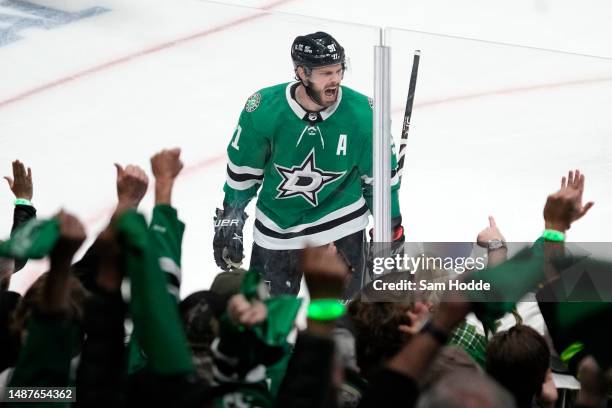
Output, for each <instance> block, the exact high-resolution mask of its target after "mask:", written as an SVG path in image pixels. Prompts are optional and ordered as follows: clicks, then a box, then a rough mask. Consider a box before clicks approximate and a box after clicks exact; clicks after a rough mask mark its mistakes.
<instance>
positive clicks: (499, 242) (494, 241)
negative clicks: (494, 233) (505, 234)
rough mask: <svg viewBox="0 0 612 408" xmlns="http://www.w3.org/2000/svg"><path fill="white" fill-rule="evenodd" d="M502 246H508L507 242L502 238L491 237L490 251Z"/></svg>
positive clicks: (488, 245) (488, 243)
mask: <svg viewBox="0 0 612 408" xmlns="http://www.w3.org/2000/svg"><path fill="white" fill-rule="evenodd" d="M500 248H507V246H506V243H505V242H504V241H502V240H501V239H490V240H489V241H487V249H488V250H489V251H494V250H496V249H500Z"/></svg>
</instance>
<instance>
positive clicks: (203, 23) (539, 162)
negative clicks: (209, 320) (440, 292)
mask: <svg viewBox="0 0 612 408" xmlns="http://www.w3.org/2000/svg"><path fill="white" fill-rule="evenodd" d="M36 2H37V3H38V4H44V5H48V6H50V7H55V8H61V9H62V10H64V11H72V12H76V11H78V10H83V9H86V8H89V7H93V6H99V7H105V8H108V9H110V11H108V12H106V13H101V14H99V15H96V16H93V17H90V18H86V19H82V20H80V21H78V22H73V23H71V24H67V25H65V26H61V27H57V28H54V29H51V30H44V29H41V28H31V29H28V30H24V31H22V32H20V35H21V36H22V37H23V38H22V39H21V40H19V41H15V42H13V43H10V44H7V45H4V46H0V78H2V80H1V81H0V152H1V153H0V159H1V161H0V166H1V167H0V169H1V170H2V175H9V174H10V168H11V167H10V162H11V161H12V160H14V159H20V160H22V161H24V162H25V163H26V164H27V165H28V166H31V167H32V169H33V172H34V182H35V194H34V200H33V201H34V203H35V205H36V208H37V209H38V211H39V216H41V217H45V216H50V215H52V214H53V213H55V212H56V211H57V210H58V209H59V208H62V207H64V208H66V209H68V210H70V211H74V212H75V213H76V214H78V215H79V216H80V217H82V219H83V220H84V221H85V222H86V224H87V227H88V231H89V234H90V236H91V237H93V236H95V234H96V232H97V231H99V230H100V229H101V228H102V227H103V226H104V224H105V223H106V222H107V221H108V216H109V215H110V213H111V212H112V208H113V205H114V201H115V185H114V180H115V172H114V167H113V163H114V162H118V163H122V164H127V163H136V164H139V165H141V166H143V167H145V169H146V170H147V171H149V172H150V169H149V165H148V158H149V157H150V156H151V155H152V154H153V153H154V152H156V151H158V150H160V149H162V148H164V147H173V146H179V147H181V148H182V150H183V160H184V162H185V164H186V169H185V171H184V174H183V175H182V176H181V178H180V179H179V181H178V183H177V185H176V191H175V196H174V203H175V206H176V207H177V208H178V210H179V214H180V217H181V218H182V219H183V220H184V221H185V223H186V224H187V230H186V234H185V239H184V246H183V286H182V289H181V292H182V295H183V296H185V295H187V294H189V293H191V292H193V291H195V290H198V289H201V288H206V287H208V285H209V284H210V282H211V281H212V279H213V277H214V275H215V274H216V273H217V268H216V267H215V264H214V261H213V257H212V244H211V242H212V235H213V232H212V223H211V221H212V216H213V213H214V208H215V207H216V206H219V205H220V204H221V201H222V186H223V182H224V178H225V158H224V155H225V147H226V145H227V143H228V142H229V139H230V137H231V134H232V132H233V129H234V127H235V125H236V121H237V118H238V115H239V112H240V110H241V108H242V106H243V104H244V101H245V100H246V99H247V97H248V96H249V95H250V94H251V93H253V92H254V91H256V90H257V89H259V88H262V87H265V86H269V85H272V84H275V83H280V82H285V81H289V80H291V79H292V66H291V62H290V59H289V46H290V44H291V41H292V39H293V38H294V36H295V35H297V34H301V33H307V32H313V31H316V30H324V31H329V32H331V33H332V34H333V35H334V36H336V37H337V38H338V40H339V41H340V42H341V43H342V44H344V46H345V48H346V50H347V53H348V55H349V57H350V61H351V68H350V72H349V73H348V74H347V76H346V79H345V84H346V85H348V86H352V87H354V88H356V89H357V90H359V91H361V92H364V93H366V94H370V95H371V94H372V90H373V49H372V47H373V45H374V44H376V42H377V41H378V39H379V31H378V29H377V28H376V27H377V26H386V27H403V28H406V29H413V30H419V31H426V32H433V33H442V34H452V35H454V36H459V37H470V38H475V39H481V40H490V41H497V42H505V43H514V44H521V45H524V46H532V47H539V48H550V49H557V50H562V51H567V52H574V53H580V54H592V55H600V56H603V57H611V56H612V45H611V43H610V42H609V38H612V28H610V25H609V23H608V21H609V17H610V15H611V13H612V5H610V3H609V2H605V1H583V2H571V1H569V0H564V1H561V0H558V1H555V2H552V1H550V0H533V1H512V2H511V1H502V2H486V1H470V2H468V1H452V0H437V1H410V2H407V1H406V2H400V1H391V0H381V1H377V2H365V1H351V2H349V1H322V0H308V1H306V0H293V1H285V2H283V1H282V0H281V1H279V2H277V3H276V5H273V7H271V8H270V10H273V11H275V13H268V14H263V13H261V12H257V11H255V10H253V9H246V8H240V7H236V6H227V5H221V4H218V3H208V2H203V1H195V0H181V1H172V2H169V1H162V0H155V1H153V0H147V1H145V0H131V1H130V2H125V1H120V0H99V1H93V0H80V1H76V0H66V1H63V2H61V6H58V5H57V3H58V2H54V1H51V0H47V1H43V0H36ZM235 3H236V4H242V5H247V6H252V7H261V6H266V5H268V3H265V2H263V1H236V2H235ZM6 4H7V2H4V3H0V16H2V15H7V14H12V15H21V16H24V15H27V13H25V14H24V13H23V12H16V11H15V10H14V8H11V7H10V6H7V5H6ZM281 11H282V12H286V13H297V14H304V15H310V16H317V17H321V18H327V19H333V20H336V21H330V20H317V19H315V18H306V17H299V16H296V15H294V14H282V13H276V12H281ZM341 21H344V22H341ZM349 22H356V23H360V24H361V25H351V24H348V23H349ZM3 27H4V26H3V25H1V24H0V30H2V28H3ZM387 39H388V43H389V45H390V46H391V47H392V52H393V57H392V58H393V67H392V68H393V69H392V84H393V88H392V89H393V107H394V115H393V120H394V134H395V135H396V136H397V135H398V134H399V126H400V123H401V120H402V113H403V104H404V100H405V93H406V90H407V84H408V75H409V72H410V61H411V58H412V53H413V51H414V50H415V49H421V50H422V53H423V54H422V55H423V56H422V60H421V67H420V74H419V83H418V87H417V96H416V102H415V109H414V113H413V122H412V128H411V134H410V138H409V144H408V154H407V158H406V169H405V177H404V180H403V184H402V191H401V201H402V213H403V217H404V225H405V227H406V231H407V236H408V239H410V240H412V241H427V240H431V241H445V240H473V239H474V238H475V236H476V234H477V232H478V231H479V230H480V229H482V228H483V227H485V226H486V223H487V216H488V215H490V214H492V215H494V216H495V217H496V219H497V222H498V225H499V226H500V228H501V229H502V231H503V232H504V234H505V236H506V239H508V240H513V241H521V240H533V239H535V238H536V237H537V236H538V234H539V233H540V232H541V229H542V228H543V225H542V220H541V212H542V206H543V203H544V200H545V198H546V195H547V194H548V193H550V192H553V191H554V190H555V189H556V188H557V187H558V184H559V180H560V177H561V176H562V175H563V174H565V172H566V171H567V170H568V169H572V168H580V169H581V170H583V171H584V172H585V173H586V175H587V190H586V198H587V199H589V200H594V201H595V202H596V205H595V207H594V208H593V210H592V213H591V214H589V215H588V216H587V217H586V218H585V219H584V220H581V221H580V222H579V223H577V224H576V226H575V227H573V228H572V230H571V232H570V234H571V235H570V239H572V240H575V241H609V240H610V238H609V231H608V229H607V228H606V227H607V226H610V225H612V222H611V221H612V205H611V203H612V200H611V199H612V193H611V188H610V180H611V179H612V163H611V161H610V153H611V151H612V146H610V142H609V141H608V140H609V135H610V133H611V132H610V131H611V130H612V124H611V123H610V120H609V107H610V106H612V60H610V59H609V58H608V59H606V58H594V57H587V56H579V55H572V54H570V53H554V52H546V51H541V50H536V49H530V48H521V47H512V46H502V45H496V44H492V43H486V42H482V41H472V40H462V39H459V38H450V37H444V36H434V35H426V34H419V33H416V32H408V31H401V30H390V31H388V32H387ZM4 197H5V198H4V199H3V200H2V201H1V203H0V213H1V214H5V216H4V217H2V222H1V223H0V227H1V230H2V231H4V234H5V235H8V232H9V228H10V225H11V221H12V219H11V214H12V195H11V193H10V192H9V190H8V188H6V187H5V190H4ZM152 201H153V199H152V196H150V195H149V196H147V198H146V199H145V200H144V202H143V205H142V209H143V210H144V211H146V212H149V211H150V209H151V207H152ZM248 212H249V214H250V215H251V217H250V218H249V220H252V219H253V217H252V215H253V211H252V206H251V207H250V208H249V211H248ZM245 237H246V243H247V244H246V246H247V254H248V252H249V250H248V249H249V247H250V244H251V242H252V240H251V228H250V224H249V227H248V228H247V231H246V232H245ZM246 261H247V264H248V259H247V260H246ZM44 268H45V264H44V263H41V262H31V263H29V264H28V266H27V268H26V269H25V270H24V271H22V272H20V273H18V274H16V275H15V276H14V277H13V281H12V287H13V288H14V289H16V290H18V291H21V292H22V291H23V290H24V289H25V288H27V286H28V284H29V283H30V282H31V281H32V280H33V279H34V278H35V277H36V276H37V274H39V273H41V272H42V271H43V270H44Z"/></svg>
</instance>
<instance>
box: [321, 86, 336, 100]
mask: <svg viewBox="0 0 612 408" xmlns="http://www.w3.org/2000/svg"><path fill="white" fill-rule="evenodd" d="M324 93H325V96H327V97H329V98H335V97H336V95H337V94H338V88H336V87H334V88H327V89H326V90H325V92H324Z"/></svg>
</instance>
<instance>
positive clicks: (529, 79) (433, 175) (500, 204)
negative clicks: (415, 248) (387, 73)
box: [386, 29, 612, 242]
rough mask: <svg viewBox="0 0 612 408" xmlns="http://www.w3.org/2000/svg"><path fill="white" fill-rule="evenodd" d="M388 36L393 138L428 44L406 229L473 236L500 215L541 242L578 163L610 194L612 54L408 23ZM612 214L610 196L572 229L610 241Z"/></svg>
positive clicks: (426, 236)
mask: <svg viewBox="0 0 612 408" xmlns="http://www.w3.org/2000/svg"><path fill="white" fill-rule="evenodd" d="M386 38H387V45H389V46H390V47H391V48H392V106H393V116H392V118H393V134H394V136H395V140H396V143H398V139H399V136H400V132H401V124H402V120H403V116H404V107H405V104H406V95H407V93H408V84H409V80H410V72H411V66H412V61H413V55H414V52H415V51H416V50H420V51H421V57H420V66H419V73H418V81H417V86H416V96H415V100H414V109H413V113H412V123H411V127H410V132H409V136H408V145H407V153H406V160H405V169H404V176H403V182H402V188H401V193H400V199H401V202H402V203H401V205H402V212H403V217H404V226H405V229H406V236H407V238H408V239H409V240H411V241H415V242H417V241H437V242H440V241H467V242H473V241H474V240H475V239H476V235H477V233H478V232H479V231H480V230H482V229H483V228H484V227H486V226H487V225H488V220H487V216H489V215H493V216H494V217H495V219H496V220H497V224H498V226H499V228H500V229H501V231H502V232H503V234H504V235H505V237H506V239H507V240H509V241H527V242H529V241H533V240H535V239H536V238H537V237H538V236H539V235H540V233H541V231H542V229H543V227H544V226H543V220H542V209H543V204H544V202H545V200H546V197H547V195H548V194H551V193H553V192H555V191H556V190H557V189H558V188H559V186H560V180H561V177H562V176H563V175H566V174H567V171H568V170H570V169H580V170H581V171H583V172H584V174H585V175H586V180H587V181H586V191H585V196H584V198H585V200H587V201H590V200H593V201H595V202H601V203H602V204H605V203H606V202H610V201H611V199H612V190H611V189H610V187H609V180H610V177H611V176H612V168H611V167H610V163H611V162H610V157H612V156H611V154H612V144H611V142H610V134H611V133H612V122H610V120H609V113H608V106H610V104H611V103H612V60H610V59H607V58H596V57H585V56H580V55H573V54H569V53H560V52H551V51H545V50H539V49H531V48H524V47H518V46H508V45H500V44H494V43H488V42H483V41H475V40H466V39H461V38H454V37H448V36H441V35H431V34H425V33H419V32H411V31H405V30H400V29H387V30H386ZM604 207H605V208H604ZM611 222H612V209H611V208H610V207H609V206H607V205H603V206H601V207H600V208H599V209H594V210H593V211H592V213H591V214H589V215H588V216H587V217H585V218H584V219H583V220H580V222H578V223H576V225H575V227H573V228H572V230H571V234H570V237H568V239H571V240H572V241H591V242H593V241H609V240H610V237H609V234H608V232H607V230H606V229H605V228H604V227H603V226H604V225H610V223H611Z"/></svg>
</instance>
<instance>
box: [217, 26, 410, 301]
mask: <svg viewBox="0 0 612 408" xmlns="http://www.w3.org/2000/svg"><path fill="white" fill-rule="evenodd" d="M291 58H292V60H293V64H294V68H295V76H296V80H297V81H295V82H291V83H284V84H280V85H276V86H272V87H269V88H264V89H262V90H260V91H258V92H256V93H254V94H253V95H251V97H249V98H248V100H247V101H246V104H245V106H244V109H243V111H242V114H241V115H240V119H239V121H238V126H237V127H236V130H235V131H234V134H233V136H232V139H231V141H230V143H229V146H228V147H227V154H228V163H227V178H226V183H225V186H224V192H225V199H224V202H223V210H221V209H217V211H216V217H215V238H214V241H213V248H214V255H215V261H216V262H217V264H218V265H219V266H220V267H221V268H222V269H224V270H227V269H229V268H231V267H232V266H237V265H239V264H240V263H241V261H242V259H243V257H244V255H243V237H242V229H243V226H244V223H245V220H246V218H247V215H246V214H245V212H244V208H245V207H246V205H247V204H248V202H249V201H250V200H251V199H252V198H253V197H254V196H255V195H256V194H257V191H258V190H259V197H258V200H257V208H256V212H255V224H254V228H253V230H254V233H253V235H254V243H253V250H252V253H251V264H250V268H251V269H256V270H258V271H259V273H261V274H262V276H263V279H264V280H265V281H267V282H268V284H269V286H270V292H271V294H273V295H276V294H297V293H298V291H299V288H300V279H301V272H300V271H299V270H298V256H299V249H301V248H304V247H305V246H306V245H310V246H318V245H324V244H329V243H332V242H333V243H335V245H336V247H337V249H338V251H339V252H340V253H341V254H342V255H343V256H344V257H345V259H346V260H347V262H348V263H349V265H350V266H351V267H352V268H353V270H354V274H353V276H352V278H351V282H350V283H349V284H348V285H347V298H348V296H349V295H351V294H353V293H354V292H355V291H356V290H358V289H359V286H360V284H361V279H362V274H363V270H364V267H365V255H364V240H365V234H364V229H365V227H366V226H367V224H368V215H369V214H370V211H371V210H372V122H373V114H372V100H371V99H368V98H367V97H366V96H364V95H362V94H360V93H358V92H356V91H354V90H352V89H350V88H348V87H345V86H341V85H340V83H341V81H342V79H343V76H344V70H345V54H344V49H343V48H342V46H340V44H339V43H338V42H337V41H336V40H335V39H334V38H333V37H332V36H331V35H329V34H327V33H324V32H317V33H314V34H308V35H304V36H299V37H297V38H296V39H295V40H294V42H293V45H292V46H291ZM392 167H393V169H395V167H396V158H395V155H394V154H393V163H392ZM395 173H396V172H395V170H393V173H392V181H391V182H392V189H391V190H392V193H391V194H392V217H393V227H394V240H395V239H397V241H398V242H399V241H401V242H403V239H404V236H403V229H402V227H401V216H400V209H399V202H398V197H397V188H398V178H397V176H396V174H395Z"/></svg>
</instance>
